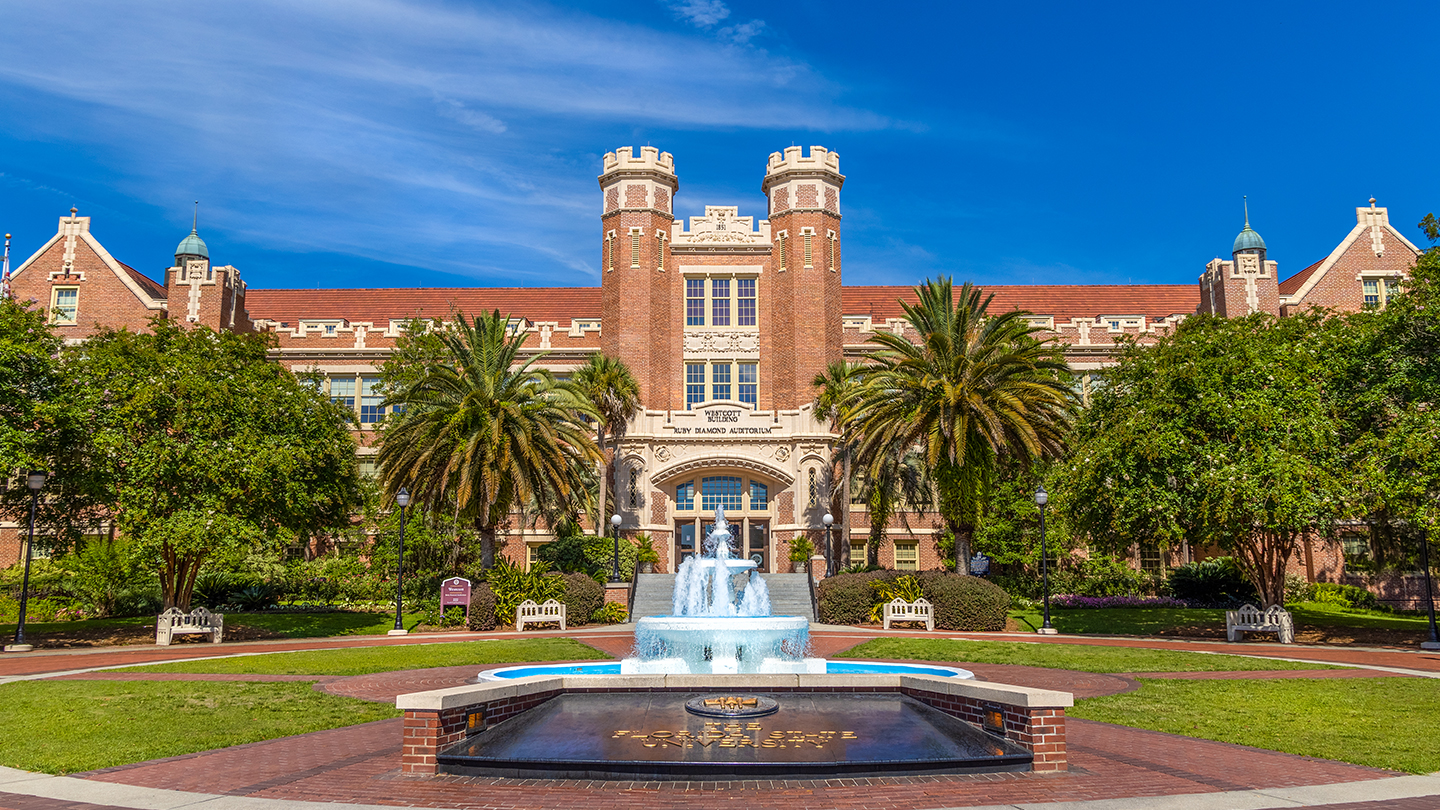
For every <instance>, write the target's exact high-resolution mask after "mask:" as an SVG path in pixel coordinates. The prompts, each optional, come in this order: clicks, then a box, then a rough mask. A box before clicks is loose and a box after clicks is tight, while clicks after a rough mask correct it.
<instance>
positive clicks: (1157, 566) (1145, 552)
mask: <svg viewBox="0 0 1440 810" xmlns="http://www.w3.org/2000/svg"><path fill="white" fill-rule="evenodd" d="M1164 569H1165V556H1164V554H1162V553H1161V551H1160V547H1159V546H1152V545H1142V546H1140V570H1141V571H1144V572H1145V573H1147V574H1158V573H1160V572H1161V571H1163V570H1164Z"/></svg>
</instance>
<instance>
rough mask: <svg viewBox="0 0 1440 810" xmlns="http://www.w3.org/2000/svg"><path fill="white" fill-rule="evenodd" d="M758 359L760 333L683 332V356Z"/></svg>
mask: <svg viewBox="0 0 1440 810" xmlns="http://www.w3.org/2000/svg"><path fill="white" fill-rule="evenodd" d="M709 355H715V356H721V355H723V356H725V357H737V358H741V357H759V356H760V333H759V332H758V331H757V332H748V331H738V330H736V331H729V330H727V331H720V330H715V331H708V330H693V331H686V332H685V356H687V357H694V356H709Z"/></svg>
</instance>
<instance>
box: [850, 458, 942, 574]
mask: <svg viewBox="0 0 1440 810" xmlns="http://www.w3.org/2000/svg"><path fill="white" fill-rule="evenodd" d="M868 453H875V454H876V455H874V456H873V457H872V456H870V455H868ZM859 461H860V466H861V469H862V470H863V471H864V473H865V475H864V476H863V477H861V478H860V479H859V480H858V481H857V482H856V483H857V484H858V487H859V490H860V497H861V498H863V499H864V501H865V507H866V511H867V513H868V514H869V518H870V536H869V537H868V538H867V539H866V543H865V562H866V563H867V564H869V565H879V564H880V547H881V546H883V545H885V537H886V535H887V533H888V531H889V528H890V518H892V517H894V516H895V515H896V514H899V515H900V516H901V520H902V522H904V523H905V525H906V526H908V525H909V516H910V515H916V516H918V515H920V514H922V513H923V512H925V510H927V509H929V508H931V507H932V506H934V499H933V497H932V495H933V493H934V485H933V482H932V479H931V477H930V473H929V470H928V469H927V468H926V465H925V457H924V454H923V453H921V452H920V451H918V450H916V449H914V448H904V447H871V448H869V449H868V450H867V455H862V456H860V457H859ZM853 562H854V561H852V563H853Z"/></svg>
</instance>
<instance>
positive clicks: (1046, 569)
mask: <svg viewBox="0 0 1440 810" xmlns="http://www.w3.org/2000/svg"><path fill="white" fill-rule="evenodd" d="M1049 502H1050V495H1049V493H1047V492H1046V491H1045V485H1044V484H1041V485H1040V487H1039V488H1038V489H1036V490H1035V505H1036V506H1038V507H1040V581H1041V584H1042V587H1043V588H1044V597H1045V623H1044V624H1042V625H1040V629H1039V630H1036V631H1035V632H1037V633H1040V634H1042V635H1047V636H1052V635H1055V633H1056V631H1055V628H1053V627H1051V626H1050V560H1049V556H1050V555H1049V554H1048V553H1046V544H1045V504H1047V503H1049Z"/></svg>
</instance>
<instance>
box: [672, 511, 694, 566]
mask: <svg viewBox="0 0 1440 810" xmlns="http://www.w3.org/2000/svg"><path fill="white" fill-rule="evenodd" d="M694 556H695V521H693V520H687V521H685V522H683V523H676V524H675V567H676V569H677V570H678V569H679V567H680V563H683V562H685V561H686V560H688V559H690V558H691V557H694Z"/></svg>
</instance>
